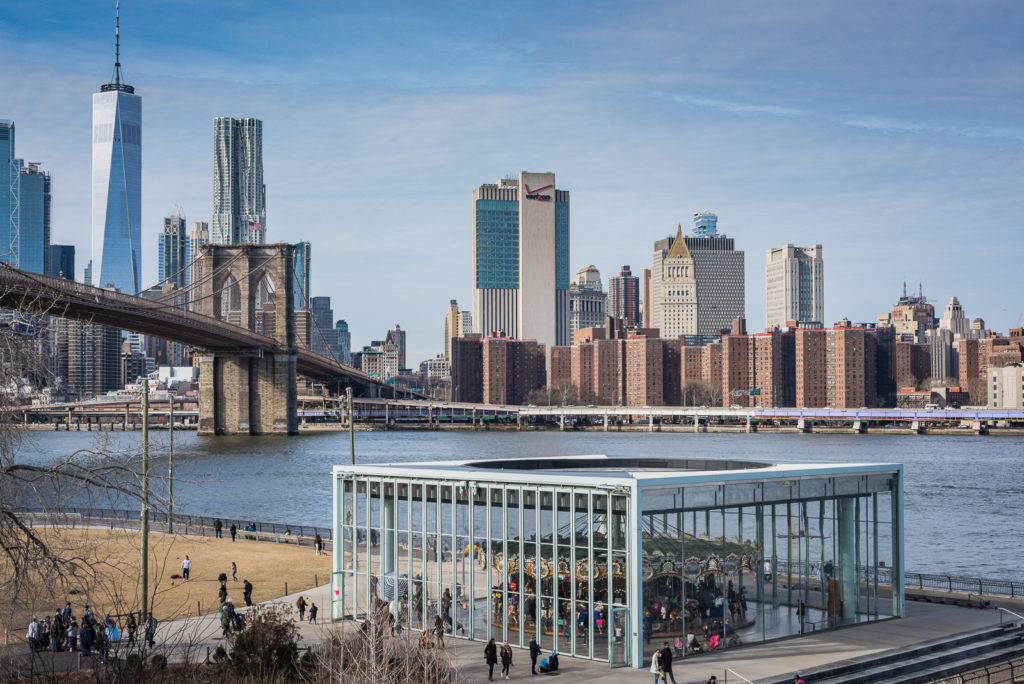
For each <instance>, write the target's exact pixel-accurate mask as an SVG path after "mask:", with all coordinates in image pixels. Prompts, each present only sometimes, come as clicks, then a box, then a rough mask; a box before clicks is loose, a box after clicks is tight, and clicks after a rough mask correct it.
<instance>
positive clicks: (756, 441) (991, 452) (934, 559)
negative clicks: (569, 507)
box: [19, 431, 1024, 580]
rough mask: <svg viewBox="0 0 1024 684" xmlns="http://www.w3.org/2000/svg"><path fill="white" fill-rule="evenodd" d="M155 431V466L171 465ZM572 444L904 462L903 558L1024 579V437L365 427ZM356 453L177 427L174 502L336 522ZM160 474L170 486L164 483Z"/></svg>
mask: <svg viewBox="0 0 1024 684" xmlns="http://www.w3.org/2000/svg"><path fill="white" fill-rule="evenodd" d="M140 439H141V437H140V433H138V432H128V433H116V432H115V433H90V432H36V433H29V434H27V435H26V440H25V442H24V444H23V445H22V446H21V447H20V448H19V449H20V452H21V453H20V454H19V456H20V458H21V459H22V460H25V461H45V460H48V459H50V458H54V457H57V456H60V455H68V454H70V453H72V452H73V451H75V450H78V449H90V448H101V449H104V450H108V449H116V448H124V449H131V448H133V447H137V446H138V444H139V442H140ZM166 453H167V433H166V432H154V433H153V446H152V448H151V456H152V457H153V464H152V466H151V468H152V472H153V473H154V474H156V475H162V474H165V473H166V471H167V461H166ZM570 454H609V455H617V456H648V455H659V456H688V457H699V458H741V459H742V458H748V459H753V460H758V461H775V462H785V461H815V460H818V461H830V462H840V463H902V464H904V466H905V476H906V478H905V486H906V502H905V518H906V521H905V522H906V553H907V569H908V570H912V571H917V572H935V573H947V574H963V575H970V576H975V577H990V578H1003V579H1016V580H1020V579H1022V578H1024V569H1022V568H1021V564H1022V562H1024V520H1022V515H1021V509H1022V508H1024V437H1011V436H981V437H973V436H938V435H934V436H933V435H917V436H915V435H853V434H850V435H824V434H749V435H748V434H713V433H708V434H686V433H653V434H644V433H602V432H586V433H575V432H565V433H560V432H497V431H495V432H360V433H357V434H356V458H357V460H358V461H359V462H361V463H390V462H409V461H435V460H456V459H469V458H503V457H510V456H545V455H570ZM348 459H349V442H348V434H347V433H324V434H315V435H302V436H300V437H290V438H287V437H199V436H197V435H196V434H195V433H194V432H176V433H175V459H174V460H175V485H174V502H175V510H176V511H180V512H182V513H192V514H197V515H209V516H223V517H232V518H251V519H253V520H261V521H266V522H281V523H291V524H305V525H324V526H327V525H329V524H330V518H331V489H330V475H329V473H330V469H331V466H333V465H336V464H339V463H347V462H348ZM154 486H155V487H165V486H166V483H165V482H159V483H156V484H155V485H154Z"/></svg>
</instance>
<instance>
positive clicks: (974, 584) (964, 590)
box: [778, 561, 1024, 598]
mask: <svg viewBox="0 0 1024 684" xmlns="http://www.w3.org/2000/svg"><path fill="white" fill-rule="evenodd" d="M786 567H787V566H786V564H785V563H783V562H782V561H779V566H778V570H779V572H780V573H781V574H783V575H784V574H785V571H786ZM789 567H790V568H791V571H792V572H793V574H800V575H802V574H809V575H811V576H812V577H813V576H816V575H817V574H818V573H819V572H821V571H822V568H821V564H820V563H810V564H808V563H807V562H806V561H800V562H794V563H790V564H789ZM808 567H810V572H809V573H808V572H807V568H808ZM873 573H878V583H879V584H888V585H890V586H891V585H892V568H890V567H885V566H883V567H877V568H875V567H872V566H868V565H861V566H859V567H858V568H857V576H858V579H859V580H860V581H862V582H869V581H874V579H875V576H874V574H873ZM903 586H904V589H906V590H911V589H934V590H935V591H949V592H955V593H959V594H975V595H977V596H1009V597H1011V598H1018V597H1024V582H1018V581H1014V580H1008V579H992V578H986V577H965V576H962V575H939V574H934V573H926V572H909V571H908V572H904V573H903Z"/></svg>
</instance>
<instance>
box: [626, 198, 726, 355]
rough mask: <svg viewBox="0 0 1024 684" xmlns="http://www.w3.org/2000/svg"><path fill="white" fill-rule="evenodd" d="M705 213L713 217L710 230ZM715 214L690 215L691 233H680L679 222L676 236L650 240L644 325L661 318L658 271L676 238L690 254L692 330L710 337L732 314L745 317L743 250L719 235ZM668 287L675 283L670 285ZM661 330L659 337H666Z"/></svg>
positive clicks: (662, 292)
mask: <svg viewBox="0 0 1024 684" xmlns="http://www.w3.org/2000/svg"><path fill="white" fill-rule="evenodd" d="M709 216H711V217H714V219H715V228H714V233H713V234H712V232H711V226H710V225H708V221H709V218H708V217H709ZM717 220H718V217H717V216H714V215H713V214H711V213H710V212H699V213H698V214H696V215H695V216H694V222H695V226H696V227H695V229H694V233H696V234H695V235H693V236H683V235H682V231H681V226H679V227H677V234H676V237H667V238H665V239H663V240H658V241H657V242H655V243H654V261H653V265H652V268H651V305H650V306H645V309H644V315H645V317H646V316H647V315H648V313H649V314H650V319H649V320H645V321H644V325H645V326H647V327H651V328H657V327H659V322H662V321H663V320H664V319H663V318H662V317H663V316H664V306H665V302H666V299H665V297H666V294H665V287H664V284H663V283H662V274H663V273H664V272H665V271H664V267H665V263H664V262H665V259H666V258H668V255H669V252H670V251H671V250H672V245H673V243H674V242H675V241H676V240H677V239H682V240H684V241H685V243H686V250H687V251H688V252H689V253H690V256H691V257H692V258H693V277H694V281H695V285H694V287H695V288H696V295H697V302H696V304H697V327H696V332H695V333H694V334H696V335H699V336H701V337H703V338H705V339H708V338H712V337H714V336H716V335H718V334H719V333H721V331H722V330H728V329H729V328H730V326H731V325H732V322H733V320H734V319H736V318H746V288H745V277H744V254H743V252H742V251H739V250H737V249H736V248H735V241H734V240H733V239H732V238H730V237H726V236H725V235H720V234H719V233H718V230H717ZM672 287H675V285H673V286H672ZM667 336H668V335H667V334H666V333H665V331H662V337H667Z"/></svg>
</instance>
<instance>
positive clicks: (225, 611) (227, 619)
mask: <svg viewBox="0 0 1024 684" xmlns="http://www.w3.org/2000/svg"><path fill="white" fill-rule="evenodd" d="M230 600H231V599H228V601H230ZM228 601H225V602H224V603H222V604H220V629H221V632H222V633H223V635H224V638H225V639H227V638H228V637H229V636H231V610H230V608H231V604H230V603H228Z"/></svg>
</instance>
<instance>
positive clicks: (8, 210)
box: [0, 119, 25, 268]
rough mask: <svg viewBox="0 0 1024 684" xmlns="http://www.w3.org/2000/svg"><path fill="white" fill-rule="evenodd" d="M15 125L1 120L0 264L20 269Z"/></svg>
mask: <svg viewBox="0 0 1024 684" xmlns="http://www.w3.org/2000/svg"><path fill="white" fill-rule="evenodd" d="M14 148H15V145H14V122H13V121H9V120H7V119H0V261H3V262H4V263H5V264H10V265H11V266H14V267H15V268H17V267H18V258H19V257H20V256H21V245H20V244H19V239H18V237H19V236H20V235H21V219H20V215H19V214H20V208H21V201H20V195H21V168H22V166H24V164H25V162H24V161H23V160H21V159H17V158H16V157H15V149H14Z"/></svg>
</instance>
